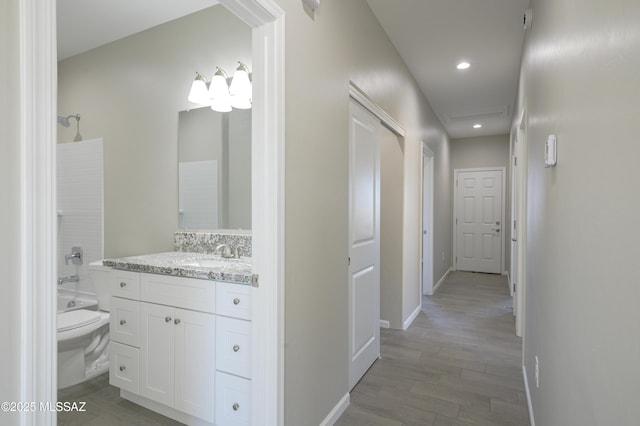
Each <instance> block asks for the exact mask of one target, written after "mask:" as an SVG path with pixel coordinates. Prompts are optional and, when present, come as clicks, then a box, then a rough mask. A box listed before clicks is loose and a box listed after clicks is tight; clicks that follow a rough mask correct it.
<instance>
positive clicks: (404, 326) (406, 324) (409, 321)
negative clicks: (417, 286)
mask: <svg viewBox="0 0 640 426" xmlns="http://www.w3.org/2000/svg"><path fill="white" fill-rule="evenodd" d="M421 310H422V299H421V302H420V304H419V305H418V307H417V308H416V309H415V311H413V312H412V313H411V315H409V317H408V318H407V319H406V320H404V323H403V324H402V331H405V330H406V329H408V328H409V327H411V324H413V321H415V319H416V318H417V317H418V315H419V314H420V311H421Z"/></svg>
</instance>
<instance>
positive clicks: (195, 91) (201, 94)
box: [187, 72, 210, 105]
mask: <svg viewBox="0 0 640 426" xmlns="http://www.w3.org/2000/svg"><path fill="white" fill-rule="evenodd" d="M208 84H209V82H208V81H207V79H206V78H205V77H204V76H203V75H202V74H200V73H199V72H196V78H195V79H194V80H193V83H191V90H190V91H189V96H188V97H187V99H188V100H189V102H193V103H194V104H199V105H209V103H210V99H209V93H208V89H207V85H208Z"/></svg>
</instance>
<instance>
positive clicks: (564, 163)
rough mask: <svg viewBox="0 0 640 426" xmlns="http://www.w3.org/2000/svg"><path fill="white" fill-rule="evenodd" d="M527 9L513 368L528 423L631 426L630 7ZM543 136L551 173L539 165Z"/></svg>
mask: <svg viewBox="0 0 640 426" xmlns="http://www.w3.org/2000/svg"><path fill="white" fill-rule="evenodd" d="M531 5H532V8H533V27H532V29H531V30H530V31H528V32H527V38H526V41H525V53H524V56H523V61H522V75H521V82H520V94H519V105H520V108H522V107H524V106H526V107H527V115H528V117H527V123H528V129H527V130H528V131H527V141H528V155H529V158H528V160H529V161H528V171H529V179H528V209H527V214H528V228H527V235H528V244H527V247H528V253H527V284H526V285H527V288H526V325H525V341H524V346H525V359H524V361H525V366H526V370H527V374H528V381H529V386H530V388H531V397H532V403H533V412H534V413H535V421H536V424H538V425H568V426H574V425H580V426H592V425H593V426H596V425H625V426H630V425H637V424H638V419H640V405H639V404H638V395H640V367H639V366H638V360H640V314H639V310H638V300H640V285H638V284H639V283H640V273H639V272H638V264H637V259H638V242H637V241H638V235H639V233H638V230H637V229H636V228H634V225H633V224H634V223H635V222H637V220H638V212H640V197H639V196H638V194H639V192H638V182H639V178H638V164H637V163H638V158H640V144H639V143H638V111H640V97H639V96H638V88H639V87H640V73H639V72H638V71H639V69H640V36H639V33H638V28H640V4H639V3H637V2H630V1H613V2H602V1H599V0H532V2H531ZM516 112H518V111H516ZM515 115H516V116H518V115H519V114H515ZM549 134H556V135H557V137H558V164H557V166H556V167H555V168H544V166H543V152H544V151H543V150H544V142H545V140H546V139H547V136H548V135H549ZM536 356H537V357H538V359H539V366H540V388H539V389H537V388H536V385H535V357H536Z"/></svg>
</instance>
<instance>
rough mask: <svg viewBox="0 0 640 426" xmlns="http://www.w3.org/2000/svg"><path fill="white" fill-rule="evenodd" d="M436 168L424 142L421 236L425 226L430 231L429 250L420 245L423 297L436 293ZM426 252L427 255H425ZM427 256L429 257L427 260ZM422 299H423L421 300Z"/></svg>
mask: <svg viewBox="0 0 640 426" xmlns="http://www.w3.org/2000/svg"><path fill="white" fill-rule="evenodd" d="M426 162H429V163H430V167H429V176H425V173H424V166H425V164H426ZM434 166H435V157H434V154H433V151H431V149H429V147H428V146H427V143H426V142H424V141H423V142H422V160H421V162H420V169H421V173H422V180H421V182H420V183H421V191H420V195H421V200H420V205H421V207H422V215H421V217H420V234H421V235H422V234H423V232H424V230H425V225H426V229H428V233H427V236H428V239H427V245H428V247H429V250H425V249H424V243H423V244H420V258H421V259H422V262H420V278H421V279H422V285H421V288H422V294H423V295H432V294H433V293H434V290H435V289H434V288H433V264H434V261H433V259H434V253H433V230H434V228H433V223H434V222H433V210H434V208H433V207H434V206H433V200H434V197H433V190H434V185H433V183H434V182H433V178H434V170H433V169H434ZM426 178H428V184H427V185H425V179H426ZM425 200H426V201H427V208H428V210H429V211H428V219H429V223H427V224H425V223H424V216H425V211H424V210H425ZM422 241H424V237H423V238H422ZM425 251H426V253H425ZM425 255H427V258H426V259H425ZM425 262H427V267H426V268H425ZM425 270H426V271H427V272H428V273H429V276H428V277H427V282H426V284H425V280H424V273H425ZM421 299H422V298H421Z"/></svg>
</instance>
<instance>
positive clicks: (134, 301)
mask: <svg viewBox="0 0 640 426" xmlns="http://www.w3.org/2000/svg"><path fill="white" fill-rule="evenodd" d="M112 279H113V287H112V288H113V289H114V293H113V294H114V296H113V297H112V300H111V307H112V309H111V330H112V331H111V346H110V370H109V381H110V383H111V384H112V385H114V386H117V387H119V388H121V390H122V391H121V395H122V396H123V397H124V398H126V399H129V400H131V401H133V402H135V403H137V404H140V405H143V406H145V407H147V408H149V409H151V410H154V411H157V412H159V413H161V414H163V415H166V416H168V417H172V418H174V419H175V420H178V421H181V422H183V423H188V424H191V423H196V422H201V420H204V421H205V422H206V424H217V425H219V426H223V425H224V426H233V425H249V424H250V411H251V408H250V407H251V403H250V394H251V381H250V379H251V322H250V307H251V300H250V290H251V288H250V287H249V286H246V285H241V284H232V283H222V282H215V281H209V280H200V279H192V278H184V277H175V276H169V275H157V274H147V273H133V272H128V271H119V270H113V273H112ZM218 311H220V312H221V313H222V314H223V315H221V314H220V312H218ZM185 415H186V416H185ZM191 416H192V417H191Z"/></svg>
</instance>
